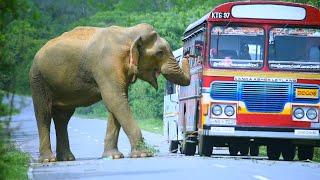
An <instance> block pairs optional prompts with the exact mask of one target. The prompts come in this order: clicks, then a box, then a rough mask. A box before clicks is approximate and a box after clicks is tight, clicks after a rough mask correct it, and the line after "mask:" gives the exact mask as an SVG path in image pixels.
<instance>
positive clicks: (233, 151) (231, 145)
mask: <svg viewBox="0 0 320 180" xmlns="http://www.w3.org/2000/svg"><path fill="white" fill-rule="evenodd" d="M239 151H240V149H239V147H238V146H237V145H236V144H235V143H229V153H230V156H237V155H238V152H239Z"/></svg>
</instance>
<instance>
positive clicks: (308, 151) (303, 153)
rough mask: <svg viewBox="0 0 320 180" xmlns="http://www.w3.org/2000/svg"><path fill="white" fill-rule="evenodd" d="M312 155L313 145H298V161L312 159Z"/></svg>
mask: <svg viewBox="0 0 320 180" xmlns="http://www.w3.org/2000/svg"><path fill="white" fill-rule="evenodd" d="M313 155H314V147H313V146H310V145H301V146H298V158H299V160H300V161H304V160H307V159H309V160H312V159H313Z"/></svg>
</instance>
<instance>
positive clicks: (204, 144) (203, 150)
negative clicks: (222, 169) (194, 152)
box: [199, 135, 213, 157]
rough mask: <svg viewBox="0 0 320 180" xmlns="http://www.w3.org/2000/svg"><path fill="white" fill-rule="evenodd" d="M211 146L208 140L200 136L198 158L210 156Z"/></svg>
mask: <svg viewBox="0 0 320 180" xmlns="http://www.w3.org/2000/svg"><path fill="white" fill-rule="evenodd" d="M212 148H213V147H212V144H211V142H210V139H209V138H208V137H206V136H203V135H200V138H199V155H200V156H208V157H210V156H211V155H212Z"/></svg>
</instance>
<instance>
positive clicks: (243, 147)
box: [239, 145, 249, 156]
mask: <svg viewBox="0 0 320 180" xmlns="http://www.w3.org/2000/svg"><path fill="white" fill-rule="evenodd" d="M239 151H240V155H241V156H248V154H249V146H247V145H240V147H239Z"/></svg>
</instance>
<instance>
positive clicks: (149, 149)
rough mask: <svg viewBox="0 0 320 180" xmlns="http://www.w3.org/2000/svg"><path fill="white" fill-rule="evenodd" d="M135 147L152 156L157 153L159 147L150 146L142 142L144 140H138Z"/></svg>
mask: <svg viewBox="0 0 320 180" xmlns="http://www.w3.org/2000/svg"><path fill="white" fill-rule="evenodd" d="M136 149H137V150H138V151H141V150H142V151H146V152H147V153H148V154H150V155H152V156H154V155H156V154H157V153H159V149H156V148H155V147H153V146H151V145H150V144H148V143H146V142H144V141H138V143H137V147H136Z"/></svg>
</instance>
